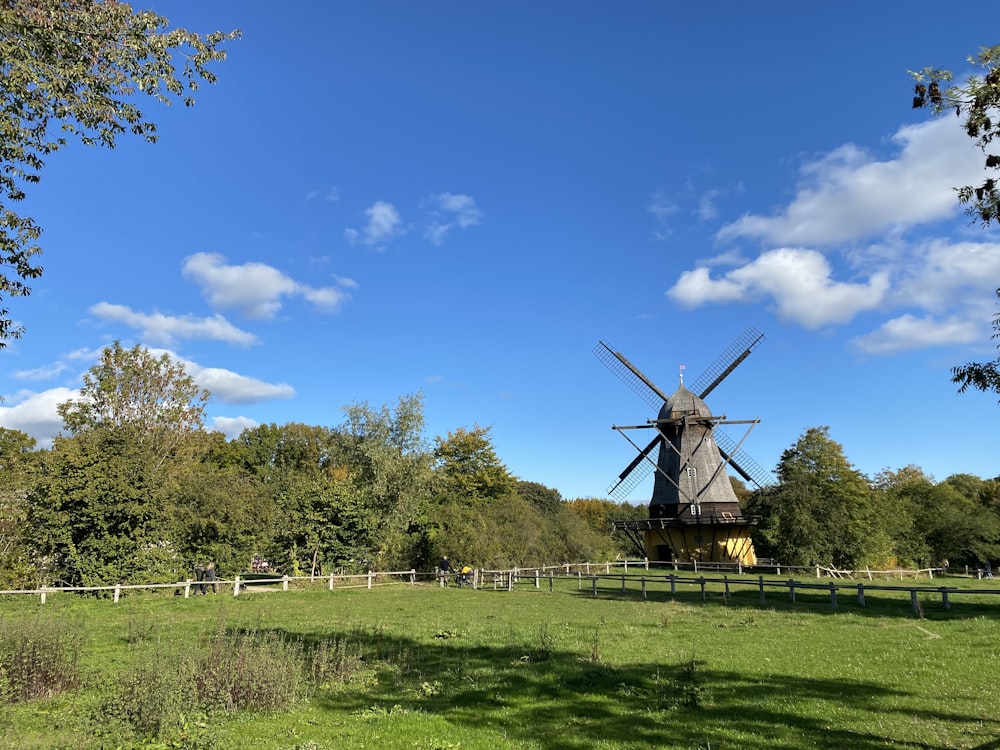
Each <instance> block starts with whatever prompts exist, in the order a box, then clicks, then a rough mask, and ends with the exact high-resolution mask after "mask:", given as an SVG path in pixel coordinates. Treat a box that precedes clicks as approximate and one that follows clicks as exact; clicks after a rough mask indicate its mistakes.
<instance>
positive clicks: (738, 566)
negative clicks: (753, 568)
mask: <svg viewBox="0 0 1000 750" xmlns="http://www.w3.org/2000/svg"><path fill="white" fill-rule="evenodd" d="M736 575H740V576H741V575H743V561H742V560H737V561H736Z"/></svg>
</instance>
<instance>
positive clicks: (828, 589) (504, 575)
mask: <svg viewBox="0 0 1000 750" xmlns="http://www.w3.org/2000/svg"><path fill="white" fill-rule="evenodd" d="M633 570H634V568H633ZM878 572H881V571H872V574H873V576H874V575H875V574H876V573H878ZM483 573H488V574H489V575H490V578H491V582H492V586H493V589H494V590H506V591H513V590H514V586H515V583H522V584H523V583H524V582H525V581H527V582H528V583H529V585H530V584H532V583H533V585H534V587H535V588H542V587H543V585H547V586H548V589H549V591H552V590H553V588H554V581H555V580H557V579H558V578H563V579H564V578H566V577H567V576H566V575H565V574H563V573H561V572H560V574H559V575H558V576H556V575H554V571H553V570H551V569H550V570H549V571H548V573H547V574H545V573H543V572H542V569H534V568H531V569H517V568H514V569H512V570H508V571H501V570H496V571H483ZM911 573H912V571H911ZM575 578H576V580H577V588H578V589H582V588H583V587H584V582H585V581H586V582H589V585H590V588H591V591H592V592H593V595H594V596H595V597H596V596H598V595H599V593H600V591H601V590H602V588H601V582H602V581H604V582H608V583H611V584H613V588H614V590H615V591H616V593H617V592H620V593H621V594H625V593H627V592H628V591H629V586H630V585H631V586H632V587H633V590H636V589H637V590H638V591H639V592H640V593H641V595H642V598H643V599H645V598H647V595H648V590H649V587H650V586H655V585H659V586H669V592H670V596H671V597H675V596H677V593H678V586H679V585H680V586H685V585H686V586H691V587H697V589H698V591H699V592H700V597H701V600H702V601H705V600H707V598H708V586H709V585H714V586H716V587H718V588H719V590H720V593H721V594H722V596H723V597H725V598H726V599H728V598H729V597H730V596H732V594H733V593H734V590H735V589H737V588H739V587H741V586H742V587H747V588H755V589H757V591H758V594H759V602H760V606H766V604H767V590H768V589H772V590H778V591H784V592H786V594H787V596H788V599H789V600H790V601H792V602H795V596H796V593H797V592H803V591H821V592H824V593H827V594H829V600H830V605H831V607H833V609H837V607H838V604H839V602H840V598H841V597H842V596H844V595H845V594H847V595H850V596H856V597H857V603H858V606H861V607H864V606H866V604H867V597H868V595H869V594H871V593H872V592H879V591H882V592H894V593H897V594H898V593H907V594H909V600H910V607H911V609H912V611H913V613H914V614H916V615H922V614H923V604H922V603H921V598H920V597H921V595H923V596H924V598H925V599H926V597H927V596H935V597H940V599H941V606H942V607H943V608H944V609H945V610H949V609H951V601H952V598H953V597H958V596H966V595H986V596H994V595H997V594H1000V587H997V588H976V589H969V588H958V587H956V586H897V585H889V584H873V583H864V582H858V583H837V582H835V581H832V580H831V581H830V582H829V583H811V582H808V581H802V580H796V579H794V578H789V579H787V580H777V579H767V578H765V577H764V576H762V575H759V576H757V577H751V576H740V577H737V578H731V577H729V576H728V575H723V576H721V577H720V576H715V577H710V576H704V575H702V576H694V575H690V576H688V575H677V574H675V573H669V574H667V575H656V574H655V573H653V574H651V575H646V574H639V575H636V574H635V573H634V572H633V573H632V574H628V573H625V572H622V573H610V572H605V573H593V574H589V575H586V574H584V573H583V572H582V571H578V572H577V574H576V576H575ZM489 582H490V581H489V580H486V578H485V577H484V583H485V585H486V586H489ZM609 588H611V587H609V586H607V585H606V584H605V585H604V587H603V590H605V591H607V590H608V589H609ZM998 603H1000V602H998Z"/></svg>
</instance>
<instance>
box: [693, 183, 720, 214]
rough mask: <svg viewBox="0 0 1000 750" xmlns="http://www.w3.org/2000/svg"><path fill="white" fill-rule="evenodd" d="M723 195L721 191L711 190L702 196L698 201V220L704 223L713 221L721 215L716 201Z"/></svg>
mask: <svg viewBox="0 0 1000 750" xmlns="http://www.w3.org/2000/svg"><path fill="white" fill-rule="evenodd" d="M721 195H722V191H721V190H709V191H708V192H706V193H704V194H703V195H702V196H701V199H700V200H699V201H698V218H699V219H701V220H702V221H711V220H712V219H715V218H717V217H718V215H719V209H718V207H717V206H716V205H715V201H716V200H717V199H718V198H719V197H720V196H721Z"/></svg>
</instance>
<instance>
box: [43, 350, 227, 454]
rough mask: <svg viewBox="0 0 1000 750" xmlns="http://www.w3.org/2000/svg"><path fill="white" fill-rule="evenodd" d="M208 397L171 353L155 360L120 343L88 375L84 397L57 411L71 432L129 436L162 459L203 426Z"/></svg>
mask: <svg viewBox="0 0 1000 750" xmlns="http://www.w3.org/2000/svg"><path fill="white" fill-rule="evenodd" d="M208 397H209V393H208V391H207V390H204V389H203V388H199V387H198V386H197V384H196V383H195V382H194V379H193V378H191V376H190V375H188V374H187V372H186V371H185V369H184V366H183V365H182V364H180V363H179V362H176V361H174V360H172V359H171V358H170V356H169V355H168V354H162V355H160V356H159V357H156V356H154V355H153V354H152V352H150V351H149V349H146V348H144V347H141V346H139V345H136V346H134V347H132V348H131V349H124V348H123V347H122V345H121V343H120V342H118V341H116V342H115V343H114V344H113V345H112V346H109V347H106V348H105V349H104V350H103V351H102V352H101V359H100V362H98V363H97V364H96V365H94V366H93V367H91V368H90V370H88V371H87V372H86V373H84V376H83V387H82V388H81V389H80V398H77V399H70V400H69V401H65V402H63V403H61V404H59V405H58V407H57V410H58V412H59V416H60V417H62V419H63V423H64V426H65V428H66V429H67V430H68V431H69V432H70V433H71V434H74V435H78V434H80V433H83V432H86V431H88V430H95V429H99V428H103V429H110V430H115V431H118V432H122V433H127V434H128V435H129V436H131V438H132V439H134V440H136V441H138V442H140V443H143V444H146V445H149V446H155V448H156V450H155V453H156V455H157V456H158V458H159V460H162V459H163V458H164V457H165V456H166V455H167V454H169V452H170V451H172V450H174V449H175V448H176V447H177V446H178V445H179V444H180V443H181V442H182V441H183V437H184V436H185V434H186V433H188V432H190V431H192V430H198V429H201V428H202V426H203V422H204V415H205V404H206V402H207V401H208Z"/></svg>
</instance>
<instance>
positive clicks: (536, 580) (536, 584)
mask: <svg viewBox="0 0 1000 750" xmlns="http://www.w3.org/2000/svg"><path fill="white" fill-rule="evenodd" d="M535 588H536V589H538V588H541V586H539V585H538V568H535Z"/></svg>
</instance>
